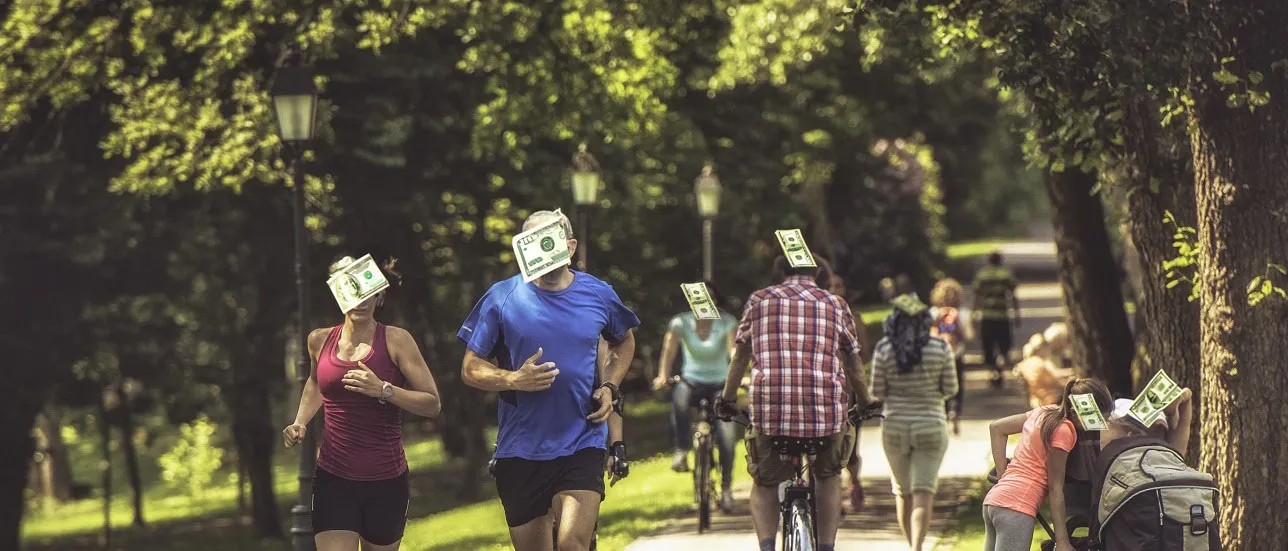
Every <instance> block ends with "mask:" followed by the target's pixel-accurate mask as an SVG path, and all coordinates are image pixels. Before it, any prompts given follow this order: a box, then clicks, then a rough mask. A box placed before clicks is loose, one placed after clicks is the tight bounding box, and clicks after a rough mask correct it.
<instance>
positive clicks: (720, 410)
mask: <svg viewBox="0 0 1288 551" xmlns="http://www.w3.org/2000/svg"><path fill="white" fill-rule="evenodd" d="M740 413H742V412H740V411H738V397H737V396H734V397H727V396H718V397H716V416H718V417H720V420H721V421H725V422H728V421H732V420H733V418H734V417H737V416H738V414H740Z"/></svg>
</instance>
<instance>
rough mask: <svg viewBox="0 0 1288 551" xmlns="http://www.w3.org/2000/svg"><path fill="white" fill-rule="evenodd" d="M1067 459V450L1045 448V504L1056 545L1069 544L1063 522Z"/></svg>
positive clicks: (1067, 533)
mask: <svg viewBox="0 0 1288 551" xmlns="http://www.w3.org/2000/svg"><path fill="white" fill-rule="evenodd" d="M1068 461H1069V452H1067V451H1064V450H1062V449H1060V448H1056V447H1052V448H1051V449H1049V450H1047V505H1048V506H1050V508H1051V524H1053V525H1054V528H1055V534H1056V536H1055V541H1056V544H1057V547H1058V546H1061V545H1063V546H1068V545H1069V532H1068V530H1066V529H1065V522H1064V521H1065V516H1064V469H1065V464H1066V463H1067V462H1068Z"/></svg>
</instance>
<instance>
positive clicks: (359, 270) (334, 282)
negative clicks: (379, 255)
mask: <svg viewBox="0 0 1288 551" xmlns="http://www.w3.org/2000/svg"><path fill="white" fill-rule="evenodd" d="M326 285H327V287H329V288H330V289H331V296H333V297H335V302H336V304H338V305H340V312H341V313H346V314H347V313H348V312H349V311H350V310H353V309H354V308H357V307H358V305H359V304H362V303H363V302H365V301H366V300H367V299H369V298H371V297H373V296H375V295H376V293H379V292H380V291H383V290H385V289H388V288H389V280H388V279H385V274H384V273H382V272H381V271H380V267H379V266H378V265H376V261H375V260H373V259H372V258H371V255H365V256H363V257H362V258H359V259H357V260H354V261H353V262H352V263H350V264H349V265H348V266H345V267H344V268H341V269H340V270H339V271H337V272H336V273H335V274H334V275H332V276H331V277H330V279H327V282H326Z"/></svg>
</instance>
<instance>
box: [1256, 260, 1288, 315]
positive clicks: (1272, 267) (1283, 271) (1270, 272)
mask: <svg viewBox="0 0 1288 551" xmlns="http://www.w3.org/2000/svg"><path fill="white" fill-rule="evenodd" d="M1274 274H1279V275H1278V276H1275V275H1274ZM1284 276H1288V268H1284V267H1283V266H1282V265H1279V264H1275V263H1273V262H1272V263H1267V264H1266V273H1265V274H1264V275H1259V276H1256V277H1254V278H1252V281H1251V282H1249V283H1248V305H1249V306H1256V305H1257V304H1258V303H1260V302H1261V301H1264V300H1265V299H1267V298H1270V297H1273V296H1275V295H1279V298H1281V299H1288V290H1285V289H1284V288H1283V286H1282V285H1283V283H1275V281H1276V280H1278V281H1280V282H1282V281H1284Z"/></svg>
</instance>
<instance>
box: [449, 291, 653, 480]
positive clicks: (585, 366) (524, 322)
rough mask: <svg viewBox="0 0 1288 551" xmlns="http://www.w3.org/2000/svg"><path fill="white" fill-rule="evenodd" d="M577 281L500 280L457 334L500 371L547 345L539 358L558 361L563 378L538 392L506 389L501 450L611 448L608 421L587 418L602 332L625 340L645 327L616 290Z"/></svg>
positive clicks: (530, 454) (519, 453)
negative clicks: (559, 284) (558, 284)
mask: <svg viewBox="0 0 1288 551" xmlns="http://www.w3.org/2000/svg"><path fill="white" fill-rule="evenodd" d="M573 274H574V278H573V281H572V284H571V285H569V286H568V288H567V289H564V290H562V291H546V290H543V289H541V288H540V287H537V286H536V285H535V284H532V283H524V282H523V278H522V277H521V276H518V275H516V276H514V277H511V278H510V279H507V280H505V281H501V282H498V283H497V284H495V285H493V286H492V288H491V289H488V291H487V294H485V295H483V298H481V299H479V301H478V304H475V305H474V311H472V312H470V316H469V317H468V318H466V320H465V323H463V324H461V330H460V331H459V332H457V333H456V338H458V339H460V340H461V342H463V343H465V345H466V346H468V347H469V349H470V351H472V352H474V353H475V354H478V355H479V356H480V357H483V358H495V360H496V362H497V365H498V366H499V367H501V368H502V369H510V370H514V369H518V368H519V366H522V365H523V362H524V361H527V359H528V358H529V357H531V356H532V355H533V354H536V353H537V348H541V349H542V353H541V358H540V360H538V363H545V362H554V364H555V368H556V369H558V370H559V375H557V376H555V381H554V384H552V385H551V386H550V388H548V389H546V390H542V391H539V392H518V391H510V392H502V393H501V399H500V400H499V404H498V407H497V410H498V411H497V435H496V454H495V456H496V457H498V458H505V457H519V458H523V459H528V460H533V461H545V460H548V459H554V458H557V457H564V456H568V455H572V454H574V453H576V452H577V451H578V450H582V449H585V448H601V449H602V448H606V445H605V440H606V439H607V438H608V426H607V424H605V423H592V422H590V421H587V420H586V416H587V415H590V413H591V411H592V410H591V406H592V404H591V395H592V394H593V392H594V390H595V379H596V375H597V373H596V358H597V356H598V353H599V337H600V336H601V335H602V336H603V337H604V339H606V340H608V342H610V343H618V342H621V340H622V339H624V338H626V332H627V331H630V330H631V329H633V328H635V327H636V326H638V325H639V324H640V320H639V318H637V317H635V314H634V313H633V312H631V311H630V309H628V308H627V307H626V305H625V304H622V300H621V299H620V298H618V297H617V293H616V292H614V291H613V287H612V286H610V285H608V284H607V283H604V282H603V281H600V280H599V279H596V278H595V277H594V276H591V275H590V274H587V273H585V272H573Z"/></svg>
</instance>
